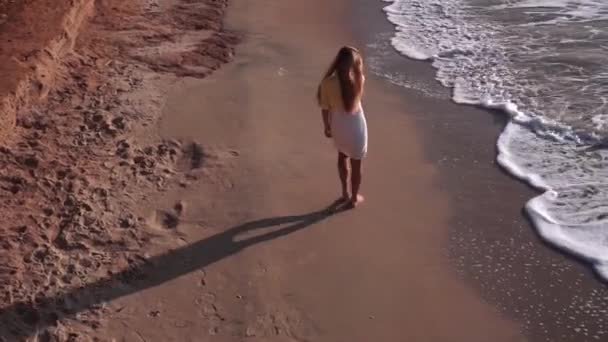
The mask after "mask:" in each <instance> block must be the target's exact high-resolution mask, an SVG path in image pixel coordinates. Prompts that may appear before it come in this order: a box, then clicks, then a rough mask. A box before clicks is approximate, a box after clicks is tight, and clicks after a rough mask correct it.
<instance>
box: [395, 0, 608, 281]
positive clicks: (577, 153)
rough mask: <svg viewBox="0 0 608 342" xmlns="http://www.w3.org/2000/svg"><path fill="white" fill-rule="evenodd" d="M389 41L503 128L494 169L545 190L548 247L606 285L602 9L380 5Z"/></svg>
mask: <svg viewBox="0 0 608 342" xmlns="http://www.w3.org/2000/svg"><path fill="white" fill-rule="evenodd" d="M385 1H386V2H387V3H388V4H387V6H386V8H385V12H386V14H387V16H388V19H389V20H390V21H391V22H392V23H393V24H394V25H395V32H394V35H393V36H392V37H391V38H390V39H391V44H392V45H393V47H394V48H395V49H397V50H398V51H399V52H400V53H402V54H403V55H405V56H407V57H410V58H413V59H419V60H429V61H431V62H432V64H433V66H434V67H435V68H436V69H437V80H438V81H439V82H441V84H443V85H444V86H446V87H449V88H450V89H452V98H453V100H454V101H455V102H458V103H462V104H473V105H482V106H486V107H489V108H493V109H501V110H503V111H504V112H505V115H509V116H510V119H511V120H510V122H509V124H508V125H507V127H506V128H505V130H504V132H503V133H502V135H501V136H500V138H499V140H498V150H499V154H498V162H499V163H500V164H501V165H502V166H503V167H504V168H506V169H507V170H508V171H509V172H511V173H512V174H513V175H515V176H517V177H520V178H522V179H524V180H526V181H527V182H529V183H530V184H531V185H533V186H535V187H537V188H538V189H540V190H541V191H542V192H543V193H542V195H540V196H538V197H536V198H533V199H531V200H530V201H529V202H528V203H527V204H526V210H527V212H528V214H529V215H530V217H531V218H532V220H533V222H534V224H535V226H536V228H537V229H538V231H539V233H540V235H541V236H542V237H543V238H544V239H546V240H547V241H548V242H549V243H552V244H554V245H555V246H557V247H559V248H562V249H565V250H567V251H568V252H570V253H573V254H575V255H577V256H579V257H582V258H584V259H586V260H588V261H589V262H591V264H592V265H593V266H594V268H595V270H596V271H597V272H598V273H599V274H600V276H602V277H603V278H604V279H607V280H608V103H607V102H608V0H576V1H575V0H385Z"/></svg>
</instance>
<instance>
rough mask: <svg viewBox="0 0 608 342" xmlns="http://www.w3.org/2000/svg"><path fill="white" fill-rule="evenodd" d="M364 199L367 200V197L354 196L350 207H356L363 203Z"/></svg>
mask: <svg viewBox="0 0 608 342" xmlns="http://www.w3.org/2000/svg"><path fill="white" fill-rule="evenodd" d="M363 201H365V197H363V195H357V198H352V199H351V200H350V203H349V207H350V208H351V209H354V208H356V207H358V206H359V205H360V204H361V203H363Z"/></svg>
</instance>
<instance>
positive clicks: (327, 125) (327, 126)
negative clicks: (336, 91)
mask: <svg viewBox="0 0 608 342" xmlns="http://www.w3.org/2000/svg"><path fill="white" fill-rule="evenodd" d="M321 115H322V116H323V126H324V131H325V136H326V137H328V138H331V115H330V113H329V111H328V110H327V109H322V110H321Z"/></svg>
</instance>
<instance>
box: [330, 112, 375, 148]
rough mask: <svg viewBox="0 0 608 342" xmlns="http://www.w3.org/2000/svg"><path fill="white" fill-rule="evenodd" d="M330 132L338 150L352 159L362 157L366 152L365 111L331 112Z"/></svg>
mask: <svg viewBox="0 0 608 342" xmlns="http://www.w3.org/2000/svg"><path fill="white" fill-rule="evenodd" d="M331 134H332V136H333V140H334V145H335V146H336V149H338V151H339V152H342V153H344V154H345V155H347V156H348V157H349V158H352V159H363V158H364V157H365V155H366V154H367V122H366V121H365V113H363V110H362V109H361V110H359V111H357V112H355V113H343V112H332V113H331Z"/></svg>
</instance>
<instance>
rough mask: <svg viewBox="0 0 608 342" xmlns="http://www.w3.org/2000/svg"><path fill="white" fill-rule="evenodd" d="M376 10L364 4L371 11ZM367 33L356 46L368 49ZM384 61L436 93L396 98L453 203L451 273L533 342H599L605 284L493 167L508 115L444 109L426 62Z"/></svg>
mask: <svg viewBox="0 0 608 342" xmlns="http://www.w3.org/2000/svg"><path fill="white" fill-rule="evenodd" d="M361 4H362V6H365V5H363V2H361ZM382 5H383V4H378V5H375V4H373V5H370V7H372V8H373V9H372V10H374V11H377V12H378V13H380V12H381V7H382ZM381 16H382V17H381ZM382 20H384V21H385V22H384V23H381V24H378V25H376V27H377V28H376V29H375V30H374V32H376V33H374V34H372V36H374V35H377V34H378V33H384V32H392V30H393V26H392V24H390V23H389V22H388V20H387V19H386V18H385V17H384V13H381V15H379V16H378V19H377V21H382ZM369 35H370V34H369V33H368V34H367V36H366V37H367V38H365V39H364V40H365V42H366V43H377V42H374V41H372V40H373V37H371V38H370V37H369ZM385 58H387V59H388V60H391V62H389V63H392V64H390V68H394V70H402V71H403V72H404V73H410V74H412V73H413V74H414V76H413V77H412V80H411V81H412V83H416V82H422V83H425V84H428V85H429V87H430V88H432V89H433V90H434V91H436V92H437V93H438V94H439V96H438V98H433V99H431V98H429V97H428V96H425V95H424V94H421V92H420V91H417V90H412V89H405V88H404V89H403V91H402V92H403V94H404V97H405V98H406V101H408V103H410V104H411V105H412V109H413V110H414V111H419V112H421V113H425V114H424V117H422V116H417V117H416V118H415V121H416V122H417V126H418V127H420V129H421V131H422V132H423V134H422V137H423V138H425V140H426V142H425V143H424V145H423V146H424V149H425V154H426V155H427V157H428V158H429V160H430V161H432V162H433V163H434V164H435V165H437V166H438V168H439V178H440V179H441V183H442V185H441V186H442V187H443V188H445V189H447V192H448V194H449V195H450V198H451V200H450V203H451V205H452V206H454V215H453V216H452V218H451V222H452V224H451V226H452V227H451V229H450V242H449V249H450V258H451V260H452V262H453V263H454V267H455V268H456V269H457V270H458V271H459V273H461V274H462V276H463V277H464V279H466V280H467V283H469V284H471V286H473V287H474V288H476V289H477V291H478V292H479V293H480V295H481V296H482V297H483V298H484V299H485V300H487V301H488V302H489V303H492V304H493V305H495V306H496V307H497V308H499V310H500V311H501V312H502V313H504V314H505V315H507V316H508V317H511V318H512V319H514V320H516V321H517V322H521V324H522V325H523V328H524V331H525V332H526V336H528V337H529V338H530V339H532V340H533V341H534V340H545V339H548V340H551V341H587V340H590V341H591V340H597V338H600V339H601V338H602V337H605V336H606V332H605V330H606V329H604V328H603V327H604V326H605V324H606V322H605V321H604V320H603V319H600V318H599V317H603V315H602V310H603V309H602V308H604V307H606V305H608V302H606V299H605V298H606V295H608V291H607V289H606V286H605V285H604V284H603V283H602V282H601V281H599V279H598V278H597V275H596V274H595V273H594V272H593V271H592V270H591V269H590V268H589V265H588V264H587V263H586V262H584V261H581V260H579V259H577V258H576V257H573V256H571V255H570V254H568V253H566V252H563V251H561V250H559V249H557V248H556V247H554V246H552V245H550V244H548V243H546V242H545V241H544V240H542V239H541V238H540V236H539V235H538V232H537V230H536V228H535V227H533V226H532V224H531V222H529V220H528V218H527V217H526V216H525V213H524V212H523V209H524V205H525V204H526V203H527V202H528V201H529V200H530V199H531V198H533V197H536V196H538V194H539V192H538V191H537V190H535V189H533V188H532V187H531V186H530V185H529V184H527V183H526V182H525V181H523V180H521V179H518V178H516V177H514V176H513V175H511V174H509V173H508V172H506V171H505V170H504V169H502V167H501V166H500V165H498V164H497V162H496V143H497V141H498V136H499V135H500V134H501V133H502V131H503V130H504V128H505V126H506V124H507V122H508V119H509V118H508V116H507V115H506V114H505V113H502V112H497V111H493V110H489V109H486V108H481V107H476V106H466V105H458V104H456V103H453V102H452V101H451V94H450V90H449V89H447V88H443V87H442V86H440V85H439V84H438V82H437V81H436V80H435V73H436V70H435V69H434V68H433V67H432V66H431V65H430V64H429V63H428V62H421V61H414V60H410V59H407V58H406V57H404V56H401V55H400V54H398V53H397V52H396V51H395V50H394V49H392V50H391V51H390V52H389V53H388V54H387V55H386V56H385ZM442 94H443V95H442ZM584 303H587V304H588V305H587V304H584ZM566 308H571V309H572V308H578V309H574V310H569V309H566ZM583 308H585V309H583ZM579 310H580V311H579Z"/></svg>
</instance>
